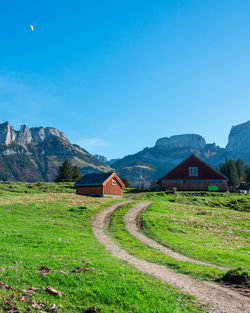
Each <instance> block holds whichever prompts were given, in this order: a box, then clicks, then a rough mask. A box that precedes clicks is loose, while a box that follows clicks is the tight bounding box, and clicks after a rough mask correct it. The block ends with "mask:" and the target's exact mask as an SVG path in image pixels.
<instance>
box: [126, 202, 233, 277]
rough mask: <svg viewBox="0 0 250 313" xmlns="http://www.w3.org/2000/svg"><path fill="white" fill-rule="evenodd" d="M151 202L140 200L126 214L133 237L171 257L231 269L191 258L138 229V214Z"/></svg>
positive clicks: (127, 224) (127, 225) (129, 230)
mask: <svg viewBox="0 0 250 313" xmlns="http://www.w3.org/2000/svg"><path fill="white" fill-rule="evenodd" d="M151 204H152V202H148V201H145V202H139V203H137V204H135V205H134V206H133V207H132V208H131V209H130V210H129V211H128V213H127V214H126V215H125V216H124V223H125V227H126V229H127V230H128V232H129V233H130V234H131V235H132V236H133V237H135V238H136V239H138V240H139V241H141V242H142V243H144V244H146V245H147V246H149V247H151V248H154V249H157V250H159V251H161V252H162V253H163V254H166V255H168V256H170V257H171V258H174V259H176V260H178V261H185V262H191V263H196V264H200V265H205V266H209V267H214V268H218V269H220V270H225V271H227V270H229V268H227V267H222V266H219V265H215V264H210V263H206V262H203V261H199V260H195V259H192V258H189V257H187V256H185V255H182V254H180V253H178V252H175V251H173V250H171V249H169V248H167V247H165V246H163V245H161V244H160V243H158V242H156V241H155V240H153V239H151V238H148V237H147V236H145V235H144V234H142V233H140V232H139V231H138V228H137V225H138V216H139V214H140V213H141V212H143V211H145V210H146V209H147V208H148V207H149V206H150V205H151Z"/></svg>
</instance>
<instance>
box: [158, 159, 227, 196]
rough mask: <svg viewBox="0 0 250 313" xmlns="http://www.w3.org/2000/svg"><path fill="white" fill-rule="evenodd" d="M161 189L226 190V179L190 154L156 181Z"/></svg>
mask: <svg viewBox="0 0 250 313" xmlns="http://www.w3.org/2000/svg"><path fill="white" fill-rule="evenodd" d="M157 184H158V186H159V187H160V189H161V190H172V189H173V188H174V187H175V188H177V190H185V191H222V192H225V191H228V179H227V177H225V176H224V175H223V174H221V173H220V172H218V171H217V170H215V169H214V168H212V167H211V166H209V165H208V164H206V163H205V162H204V161H202V160H201V159H200V158H199V157H197V156H196V155H194V154H192V155H191V156H190V157H188V158H187V159H186V160H184V161H183V162H181V163H180V164H179V165H177V166H176V167H175V168H174V169H173V170H172V171H170V172H169V173H167V174H166V175H165V176H163V177H162V178H161V179H159V180H158V182H157Z"/></svg>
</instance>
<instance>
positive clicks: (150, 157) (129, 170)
mask: <svg viewBox="0 0 250 313" xmlns="http://www.w3.org/2000/svg"><path fill="white" fill-rule="evenodd" d="M191 153H194V154H196V155H198V156H199V157H200V158H201V159H203V160H204V161H205V162H207V163H208V164H210V165H212V166H213V167H215V168H218V166H219V164H220V163H222V162H224V161H225V160H226V159H229V158H233V159H235V160H236V159H238V158H241V159H242V160H243V161H244V162H245V163H246V164H250V121H248V122H246V123H244V124H240V125H238V126H234V127H232V129H231V132H230V135H229V142H228V145H227V147H226V149H224V148H220V147H219V146H217V145H216V144H215V143H212V144H207V143H206V141H205V139H204V138H203V137H201V136H200V135H197V134H187V135H177V136H172V137H170V138H168V137H164V138H161V139H158V140H157V141H156V144H155V146H154V147H152V148H145V149H143V150H142V151H140V152H138V153H136V154H133V155H129V156H126V157H124V158H123V159H121V160H119V161H117V162H115V163H113V164H112V167H113V168H115V169H116V170H117V172H118V174H119V175H120V177H123V176H126V177H128V178H129V179H130V180H131V182H132V183H133V184H134V185H137V184H142V183H144V184H149V183H150V182H151V181H152V180H157V179H159V178H160V177H162V176H163V175H164V174H166V173H167V172H168V171H170V170H171V169H172V168H174V167H175V166H176V165H177V164H179V163H180V162H182V161H183V160H184V159H185V158H187V157H188V156H189V155H190V154H191Z"/></svg>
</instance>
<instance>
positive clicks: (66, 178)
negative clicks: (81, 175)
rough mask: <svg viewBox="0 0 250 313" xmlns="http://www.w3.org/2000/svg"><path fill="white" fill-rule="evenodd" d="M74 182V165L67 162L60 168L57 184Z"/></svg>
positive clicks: (56, 179)
mask: <svg viewBox="0 0 250 313" xmlns="http://www.w3.org/2000/svg"><path fill="white" fill-rule="evenodd" d="M72 180H73V173H72V164H71V163H70V162H69V161H68V160H66V161H64V162H63V164H62V166H60V168H59V171H58V175H57V177H56V178H55V182H71V181H72Z"/></svg>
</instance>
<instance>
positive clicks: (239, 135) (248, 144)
mask: <svg viewBox="0 0 250 313" xmlns="http://www.w3.org/2000/svg"><path fill="white" fill-rule="evenodd" d="M226 150H227V151H229V152H243V153H250V121H248V122H246V123H243V124H240V125H237V126H233V127H232V128H231V131H230V134H229V137H228V144H227V146H226Z"/></svg>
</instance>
